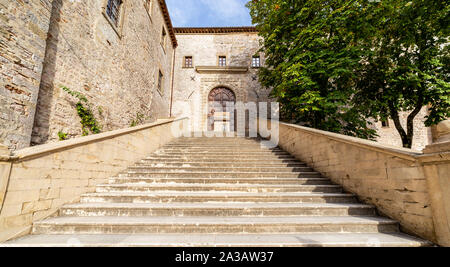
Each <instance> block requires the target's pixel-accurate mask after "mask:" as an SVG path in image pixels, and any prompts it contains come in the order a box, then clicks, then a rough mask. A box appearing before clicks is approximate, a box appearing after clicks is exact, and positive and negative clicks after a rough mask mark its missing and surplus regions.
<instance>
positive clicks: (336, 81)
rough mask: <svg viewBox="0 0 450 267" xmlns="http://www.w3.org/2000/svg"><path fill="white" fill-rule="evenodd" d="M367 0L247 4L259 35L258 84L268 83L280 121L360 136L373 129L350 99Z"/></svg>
mask: <svg viewBox="0 0 450 267" xmlns="http://www.w3.org/2000/svg"><path fill="white" fill-rule="evenodd" d="M367 5H368V3H366V1H356V0H352V1H343V0H316V1H311V0H253V1H250V2H249V3H248V4H247V6H248V7H249V8H250V12H251V15H252V18H253V22H254V23H255V24H256V25H257V28H258V30H259V33H260V35H261V36H262V37H264V45H263V52H264V53H265V55H266V66H265V67H264V68H262V69H261V71H260V81H261V83H262V85H264V86H266V87H270V88H273V91H272V95H273V96H274V97H276V98H277V99H278V101H279V102H280V106H281V118H282V119H283V120H289V121H293V122H295V123H302V124H304V125H306V126H309V127H314V128H318V129H322V130H326V131H332V132H338V133H343V134H347V135H351V136H357V137H361V138H374V137H375V136H376V135H375V131H374V130H373V129H371V128H370V127H369V126H370V125H369V123H368V121H367V120H366V118H365V117H364V114H363V112H362V111H361V110H360V106H359V105H353V104H352V103H351V101H349V100H350V99H351V98H352V96H353V95H354V94H355V91H354V90H355V87H354V81H355V79H356V78H357V77H356V74H357V72H356V71H355V70H356V69H357V68H358V67H359V65H360V60H361V58H362V57H363V56H364V53H365V51H364V50H363V49H362V46H361V45H360V44H359V43H358V40H360V39H361V38H364V36H365V35H367V34H369V32H368V31H367V30H366V29H368V27H365V23H367V20H365V19H364V13H365V12H367V10H366V9H365V8H366V6H367Z"/></svg>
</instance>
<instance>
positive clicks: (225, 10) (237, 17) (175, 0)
mask: <svg viewBox="0 0 450 267" xmlns="http://www.w3.org/2000/svg"><path fill="white" fill-rule="evenodd" d="M247 2H248V0H166V3H167V6H168V8H169V12H170V17H171V18H172V23H173V25H174V26H175V27H223V26H251V25H252V23H251V18H250V14H249V11H248V9H247V8H246V7H245V4H246V3H247Z"/></svg>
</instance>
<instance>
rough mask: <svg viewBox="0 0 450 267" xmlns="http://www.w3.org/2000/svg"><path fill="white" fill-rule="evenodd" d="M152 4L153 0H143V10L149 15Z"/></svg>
mask: <svg viewBox="0 0 450 267" xmlns="http://www.w3.org/2000/svg"><path fill="white" fill-rule="evenodd" d="M152 4H153V0H145V2H144V6H145V10H147V12H148V14H149V15H151V14H152Z"/></svg>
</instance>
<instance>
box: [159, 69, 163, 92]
mask: <svg viewBox="0 0 450 267" xmlns="http://www.w3.org/2000/svg"><path fill="white" fill-rule="evenodd" d="M163 79H164V75H163V74H162V72H161V71H159V74H158V91H159V92H161V93H162V92H163V90H162V89H163V88H162V86H163Z"/></svg>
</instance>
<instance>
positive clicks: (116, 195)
mask: <svg viewBox="0 0 450 267" xmlns="http://www.w3.org/2000/svg"><path fill="white" fill-rule="evenodd" d="M81 202H84V203H89V202H90V203H93V202H109V203H155V202H156V203H175V202H177V203H182V202H184V203H204V202H285V203H286V202H295V203H356V202H357V201H356V198H355V196H354V195H353V194H343V193H335V194H333V193H290V192H289V193H264V194H261V193H240V192H231V191H230V192H223V191H221V192H207V191H206V192H182V193H181V192H161V191H158V192H151V193H146V192H107V193H90V194H85V195H83V196H82V197H81Z"/></svg>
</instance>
